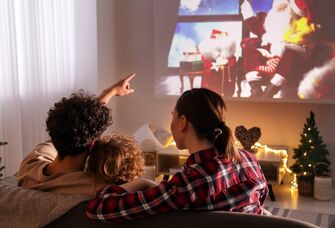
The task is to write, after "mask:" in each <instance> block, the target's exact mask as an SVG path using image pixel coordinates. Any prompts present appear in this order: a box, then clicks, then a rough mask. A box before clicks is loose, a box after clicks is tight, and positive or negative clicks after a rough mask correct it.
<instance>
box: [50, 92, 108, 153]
mask: <svg viewBox="0 0 335 228" xmlns="http://www.w3.org/2000/svg"><path fill="white" fill-rule="evenodd" d="M111 124H112V115H111V112H110V109H109V108H108V107H107V106H106V105H104V104H103V103H102V102H101V101H100V100H99V99H98V98H97V97H96V96H94V95H90V94H88V93H86V92H85V91H83V90H79V91H78V92H77V93H73V94H72V95H71V96H70V97H68V98H66V97H63V98H62V99H61V100H60V101H59V102H56V103H55V104H54V107H52V108H51V109H50V110H49V112H48V118H47V120H46V125H47V131H48V133H49V135H50V137H51V141H52V143H53V145H54V146H55V148H56V149H57V151H58V156H59V158H60V159H63V158H64V157H65V156H67V155H71V156H75V155H78V154H81V153H84V152H88V151H89V146H90V145H91V143H92V142H93V141H94V140H96V139H97V138H98V137H100V136H101V134H102V133H103V132H104V131H105V130H106V129H107V127H108V126H109V125H111Z"/></svg>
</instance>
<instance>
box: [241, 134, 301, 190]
mask: <svg viewBox="0 0 335 228" xmlns="http://www.w3.org/2000/svg"><path fill="white" fill-rule="evenodd" d="M235 144H236V146H237V147H240V146H241V143H240V142H239V141H238V140H237V141H236V142H235ZM251 149H252V150H254V151H264V154H265V155H266V156H269V155H270V154H271V153H272V154H273V155H275V156H278V157H280V159H281V161H282V167H281V169H282V170H284V171H285V172H287V173H289V174H291V175H293V180H292V181H291V188H290V190H291V192H294V191H297V189H298V181H297V175H296V174H294V173H293V172H292V170H291V169H290V168H289V167H288V166H287V159H288V152H287V150H285V149H273V148H271V147H269V146H267V145H265V144H261V143H259V142H256V143H255V144H254V145H253V146H252V147H251Z"/></svg>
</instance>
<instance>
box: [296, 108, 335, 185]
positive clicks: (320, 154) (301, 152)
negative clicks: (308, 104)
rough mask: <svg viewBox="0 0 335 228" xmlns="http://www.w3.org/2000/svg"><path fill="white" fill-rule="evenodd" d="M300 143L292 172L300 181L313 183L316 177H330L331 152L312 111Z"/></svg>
mask: <svg viewBox="0 0 335 228" xmlns="http://www.w3.org/2000/svg"><path fill="white" fill-rule="evenodd" d="M300 143H301V144H300V145H299V146H298V148H294V149H293V150H294V155H293V158H294V159H296V161H295V163H294V164H293V165H292V166H291V167H290V169H291V170H292V172H293V173H294V174H296V175H297V178H298V181H299V179H304V180H306V181H309V182H311V183H312V182H313V178H314V176H315V175H321V176H326V175H329V166H330V162H329V160H328V159H327V155H328V154H329V152H328V150H327V148H326V145H325V144H324V143H323V140H322V137H321V136H319V131H318V128H317V127H316V126H315V119H314V113H313V112H312V111H311V112H310V117H309V118H307V123H305V124H304V129H303V132H302V134H301V139H300ZM319 164H322V165H319ZM316 165H317V167H316Z"/></svg>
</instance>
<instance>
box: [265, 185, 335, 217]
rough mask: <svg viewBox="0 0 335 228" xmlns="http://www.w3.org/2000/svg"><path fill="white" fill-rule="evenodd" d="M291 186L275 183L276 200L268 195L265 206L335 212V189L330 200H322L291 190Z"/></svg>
mask: <svg viewBox="0 0 335 228" xmlns="http://www.w3.org/2000/svg"><path fill="white" fill-rule="evenodd" d="M290 188H291V186H290V185H289V184H282V185H273V192H274V194H275V198H276V201H271V200H270V197H268V198H267V199H266V202H265V206H269V207H276V208H287V209H296V210H303V211H312V212H320V213H326V214H335V191H333V193H332V199H331V200H330V201H320V200H316V199H314V198H313V197H305V196H301V195H299V194H298V192H297V191H296V192H291V189H290Z"/></svg>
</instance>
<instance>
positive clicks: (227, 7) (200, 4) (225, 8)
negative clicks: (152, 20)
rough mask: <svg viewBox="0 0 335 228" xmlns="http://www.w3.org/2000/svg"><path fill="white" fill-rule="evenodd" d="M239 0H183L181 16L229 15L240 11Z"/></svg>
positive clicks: (180, 8) (181, 2) (180, 9)
mask: <svg viewBox="0 0 335 228" xmlns="http://www.w3.org/2000/svg"><path fill="white" fill-rule="evenodd" d="M239 2H240V1H239V0H225V1H222V0H181V1H180V7H179V13H178V14H179V15H180V16H183V15H185V16H188V15H227V14H238V13H239Z"/></svg>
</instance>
